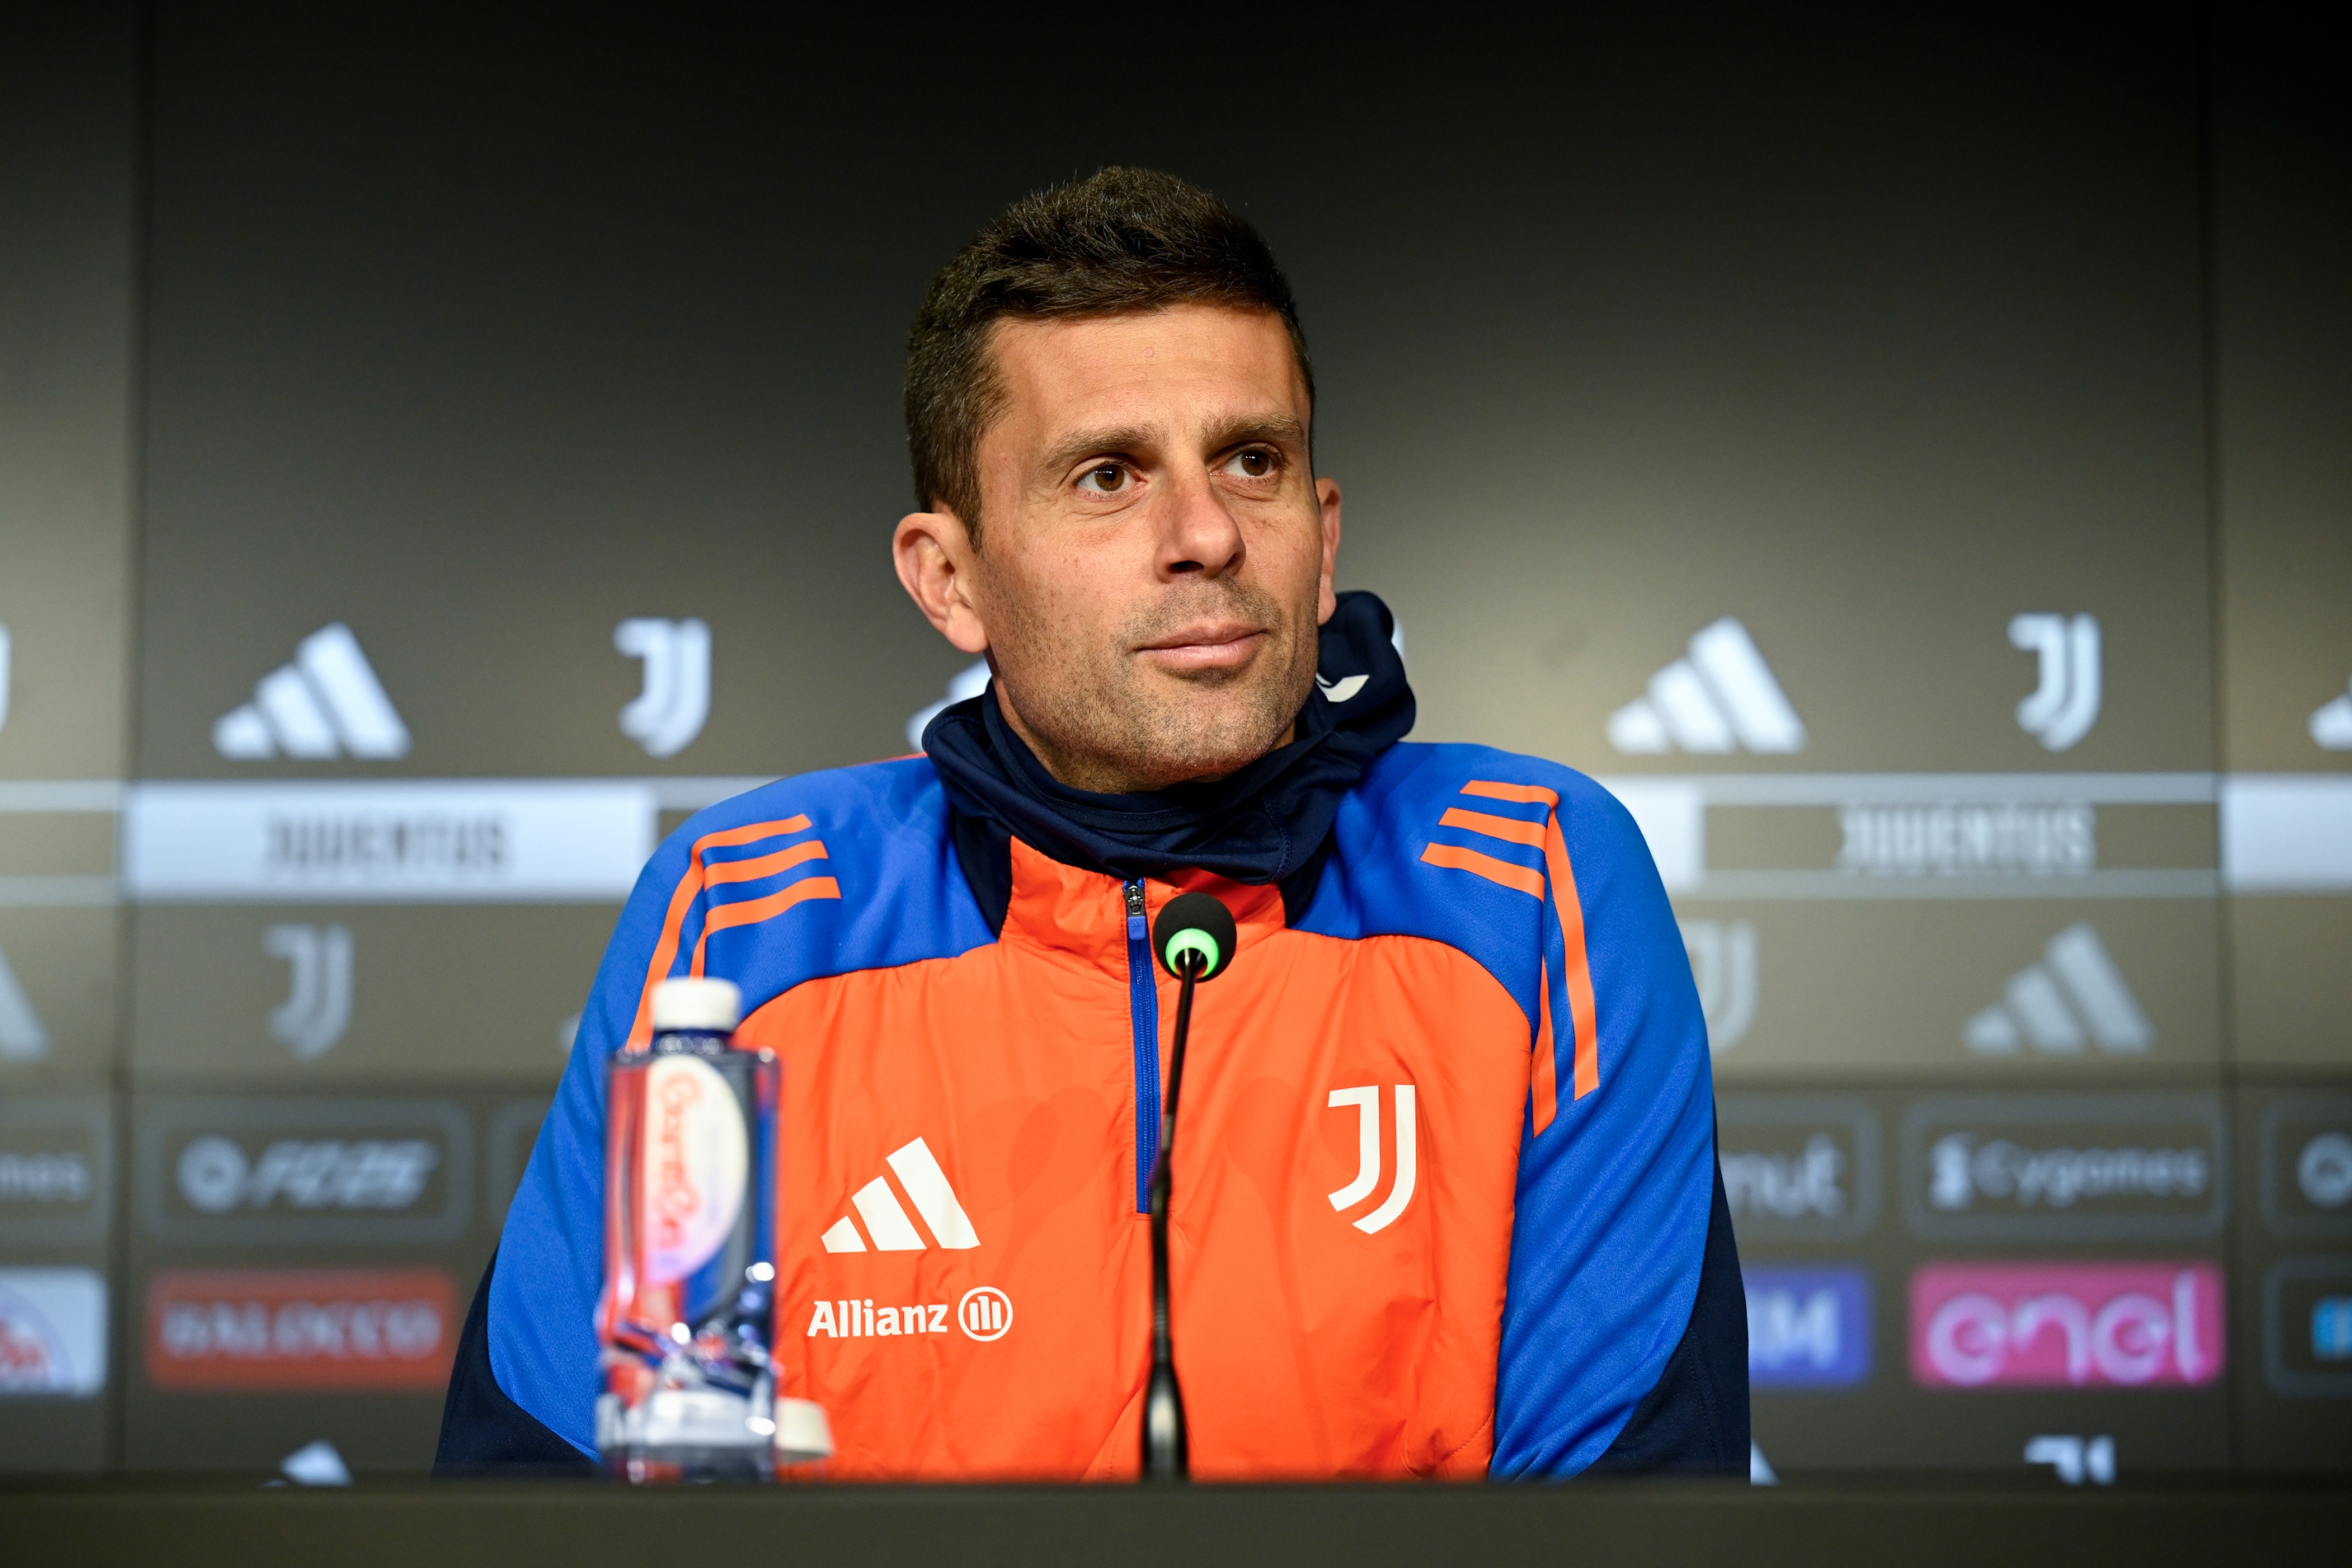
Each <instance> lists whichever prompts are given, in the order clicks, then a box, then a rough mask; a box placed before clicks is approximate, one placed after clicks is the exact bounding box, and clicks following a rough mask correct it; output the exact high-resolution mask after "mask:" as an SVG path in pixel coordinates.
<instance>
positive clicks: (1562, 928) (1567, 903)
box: [1544, 811, 1601, 1100]
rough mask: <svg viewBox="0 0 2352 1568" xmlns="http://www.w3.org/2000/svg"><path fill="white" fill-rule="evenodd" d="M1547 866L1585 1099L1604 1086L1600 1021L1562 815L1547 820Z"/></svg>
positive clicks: (1579, 1088) (1577, 1077)
mask: <svg viewBox="0 0 2352 1568" xmlns="http://www.w3.org/2000/svg"><path fill="white" fill-rule="evenodd" d="M1544 865H1545V866H1546V867H1548V868H1549V869H1550V872H1551V896H1552V902H1553V903H1554V905H1555V906H1557V907H1558V909H1559V934H1560V938H1561V942H1562V943H1563V945H1564V946H1565V947H1566V948H1567V950H1568V968H1567V970H1566V971H1565V972H1564V973H1562V974H1561V976H1560V978H1561V979H1562V980H1563V981H1565V982H1566V983H1567V985H1568V1009H1569V1012H1570V1016H1572V1018H1573V1020H1574V1023H1575V1026H1576V1058H1575V1066H1574V1068H1573V1071H1572V1075H1571V1078H1572V1081H1573V1082H1574V1084H1575V1086H1576V1096H1575V1098H1577V1099H1578V1100H1582V1099H1583V1098H1584V1097H1585V1096H1586V1095H1588V1094H1591V1092H1592V1091H1593V1090H1594V1089H1599V1088H1600V1087H1601V1023H1600V1018H1599V1016H1598V1015H1597V1014H1596V1013H1595V1012H1594V1009H1593V1003H1592V961H1591V957H1590V956H1589V955H1588V954H1587V953H1586V952H1585V947H1584V903H1583V900H1580V899H1579V898H1578V897H1577V893H1576V868H1574V867H1573V866H1571V865H1570V864H1569V859H1568V840H1567V839H1566V838H1565V837H1562V836H1561V834H1560V831H1559V813H1558V812H1556V811H1555V812H1553V813H1552V814H1551V815H1550V816H1547V817H1546V818H1545V819H1544Z"/></svg>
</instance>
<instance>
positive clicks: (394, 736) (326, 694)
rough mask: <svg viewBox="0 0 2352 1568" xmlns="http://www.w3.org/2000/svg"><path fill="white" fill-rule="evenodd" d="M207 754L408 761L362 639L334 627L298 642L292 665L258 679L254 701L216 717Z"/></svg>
mask: <svg viewBox="0 0 2352 1568" xmlns="http://www.w3.org/2000/svg"><path fill="white" fill-rule="evenodd" d="M213 749H214V750H215V751H216V752H219V753H220V754H221V755H222V756H224V757H234V758H236V759H237V760H238V761H240V762H257V761H259V760H261V759H262V758H265V757H275V756H280V755H283V756H289V757H300V758H305V759H312V760H315V759H319V758H324V757H336V756H341V755H343V754H344V753H346V752H348V753H349V754H351V755H352V756H354V757H364V758H366V759H368V760H369V761H371V762H387V761H390V760H391V759H393V758H394V757H404V756H406V755H407V754H408V726H407V725H405V724H404V723H402V722H401V721H400V714H399V711H398V710H395V709H394V707H393V705H392V699H391V698H389V697H387V696H385V695H384V691H383V682H382V681H379V680H378V679H376V678H375V669H374V668H373V666H371V665H370V664H369V663H368V658H367V655H366V654H364V653H362V652H361V651H360V639H359V638H357V637H353V636H352V628H351V627H349V626H345V625H343V623H342V622H341V621H337V622H335V623H334V624H333V625H331V626H321V627H320V629H319V630H317V631H315V632H312V633H311V634H310V636H309V637H304V638H303V639H302V641H301V643H300V644H299V646H298V647H296V648H295V650H294V662H293V663H291V664H288V665H280V666H279V667H278V668H276V669H274V670H271V671H270V672H269V673H268V675H265V676H263V677H262V678H261V679H260V681H259V682H258V683H257V684H256V685H255V687H254V689H253V700H252V701H250V702H247V703H246V704H244V705H243V706H242V707H238V708H235V709H232V710H229V711H228V712H227V713H225V714H223V715H222V716H221V719H220V721H219V722H218V723H216V724H215V725H214V726H213Z"/></svg>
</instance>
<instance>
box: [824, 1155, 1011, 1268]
mask: <svg viewBox="0 0 2352 1568" xmlns="http://www.w3.org/2000/svg"><path fill="white" fill-rule="evenodd" d="M883 1163H884V1164H885V1165H886V1166H887V1167H888V1169H887V1171H886V1172H885V1173H882V1174H880V1175H877V1176H876V1177H875V1178H874V1179H873V1180H872V1181H870V1182H868V1183H866V1184H865V1185H864V1186H862V1187H860V1188H858V1189H857V1190H856V1192H855V1193H852V1194H850V1195H849V1206H850V1207H851V1208H852V1209H853V1210H855V1211H856V1218H852V1217H851V1216H850V1215H842V1216H841V1217H840V1218H839V1219H837V1220H835V1221H834V1223H833V1224H832V1225H831V1226H828V1227H827V1228H826V1230H825V1233H824V1236H823V1237H820V1238H819V1239H821V1240H822V1241H823V1242H824V1249H825V1250H826V1251H827V1252H866V1251H869V1250H870V1251H874V1252H923V1251H927V1250H929V1248H930V1247H932V1246H934V1245H936V1246H938V1247H943V1248H945V1249H947V1250H948V1251H950V1252H961V1251H968V1250H970V1249H971V1248H972V1247H978V1246H979V1245H980V1236H979V1233H978V1232H976V1231H974V1230H973V1229H972V1228H971V1219H970V1217H968V1216H967V1215H965V1214H964V1212H963V1205H962V1203H961V1201H960V1200H958V1198H957V1197H956V1194H955V1188H953V1187H952V1186H950V1185H949V1184H948V1175H947V1173H946V1172H945V1171H942V1170H941V1169H940V1163H939V1160H938V1159H937V1157H935V1156H934V1155H933V1154H932V1153H931V1150H930V1145H929V1144H927V1143H925V1142H923V1141H922V1140H921V1139H920V1138H918V1139H916V1140H915V1141H914V1142H911V1143H908V1144H907V1145H905V1146H904V1147H902V1148H899V1149H898V1150H895V1151H893V1152H891V1154H890V1156H889V1157H888V1158H887V1160H885V1161H884V1162H883ZM893 1176H895V1177H897V1178H898V1183H897V1185H896V1186H895V1187H894V1186H893V1185H892V1184H891V1177H893ZM901 1194H904V1196H905V1199H906V1202H905V1203H901V1202H900V1201H899V1199H900V1195H901ZM909 1206H911V1207H912V1208H913V1210H914V1212H915V1213H916V1214H917V1215H920V1216H921V1217H922V1222H923V1226H924V1230H928V1231H929V1237H930V1239H929V1240H928V1241H927V1240H925V1239H924V1231H923V1230H918V1229H916V1228H915V1222H914V1220H913V1219H911V1218H909V1217H908V1213H907V1210H908V1207H909ZM861 1222H862V1223H863V1227H864V1228H863V1229H862V1230H861V1229H860V1224H861ZM869 1240H870V1241H871V1244H872V1245H871V1246H870V1247H869V1246H868V1242H869Z"/></svg>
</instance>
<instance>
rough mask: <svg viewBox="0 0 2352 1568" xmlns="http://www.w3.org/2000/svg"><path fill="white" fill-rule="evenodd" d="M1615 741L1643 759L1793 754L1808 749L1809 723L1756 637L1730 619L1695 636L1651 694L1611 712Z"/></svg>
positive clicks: (1652, 686) (1652, 683) (1660, 676)
mask: <svg viewBox="0 0 2352 1568" xmlns="http://www.w3.org/2000/svg"><path fill="white" fill-rule="evenodd" d="M1609 743H1610V744H1611V745H1612V746H1614V747H1616V748H1617V749H1618V750H1619V751H1621V752H1633V753H1635V754H1638V755H1654V754H1657V753H1659V752H1669V751H1675V750H1677V749H1679V750H1682V751H1685V752H1706V753H1711V754H1717V755H1720V754H1722V753H1725V752H1736V751H1738V750H1741V749H1742V748H1745V749H1746V750H1748V751H1750V752H1767V753H1787V752H1801V751H1802V750H1804V746H1805V726H1804V724H1803V722H1802V721H1800V720H1799V719H1798V717H1797V710H1795V709H1794V708H1792V707H1790V705H1789V699H1788V696H1787V694H1786V693H1784V692H1783V691H1782V690H1781V689H1780V682H1779V681H1778V680H1776V679H1773V678H1772V670H1771V667H1770V666H1769V665H1767V664H1766V663H1765V662H1764V656H1763V655H1762V654H1761V653H1759V652H1758V651H1757V649H1756V639H1755V638H1753V637H1749V636H1748V628H1747V627H1746V626H1741V625H1740V624H1739V623H1738V621H1736V620H1734V619H1733V618H1732V617H1730V616H1724V617H1723V619H1721V620H1719V621H1717V622H1716V623H1715V624H1714V625H1712V626H1707V627H1706V628H1705V629H1703V630H1701V631H1700V632H1699V633H1698V635H1697V636H1696V637H1692V638H1691V640H1690V650H1689V652H1688V654H1687V655H1686V656H1685V657H1684V658H1678V659H1676V660H1675V661H1674V662H1673V663H1672V664H1670V665H1668V666H1666V668H1664V669H1662V670H1660V671H1658V673H1657V674H1655V675H1654V676H1652V677H1650V689H1649V694H1648V695H1647V696H1644V697H1637V698H1635V699H1634V700H1633V701H1631V702H1628V703H1627V704H1626V705H1625V706H1624V707H1622V708H1620V709H1619V710H1617V711H1616V712H1614V713H1612V714H1611V715H1609Z"/></svg>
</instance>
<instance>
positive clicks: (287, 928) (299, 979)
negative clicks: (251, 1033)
mask: <svg viewBox="0 0 2352 1568" xmlns="http://www.w3.org/2000/svg"><path fill="white" fill-rule="evenodd" d="M261 945H262V946H263V948H265V949H266V950H268V953H269V956H270V957H272V958H282V959H284V960H286V961H287V963H289V965H291V966H292V967H291V969H290V971H289V975H288V980H289V984H288V989H287V993H286V1000H285V1001H284V1002H282V1003H280V1004H278V1010H277V1011H276V1012H274V1013H272V1014H270V1015H269V1032H270V1033H271V1034H273V1035H275V1036H277V1037H278V1038H279V1039H281V1040H283V1041H285V1042H286V1044H287V1045H288V1046H289V1047H291V1048H292V1049H293V1052H294V1054H295V1055H296V1056H298V1057H299V1058H302V1059H303V1060H304V1061H309V1060H310V1059H311V1058H313V1057H320V1056H324V1055H325V1054H326V1053H327V1052H328V1051H329V1050H331V1049H332V1048H333V1047H334V1044H335V1042H336V1041H337V1040H340V1039H341V1038H342V1037H343V1031H344V1030H345V1029H347V1028H349V1027H350V1026H351V1022H352V933H351V932H350V931H347V930H345V929H344V928H343V927H341V926H339V925H337V926H305V925H282V926H271V927H270V928H269V929H268V931H265V932H264V933H263V934H262V938H261Z"/></svg>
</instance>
